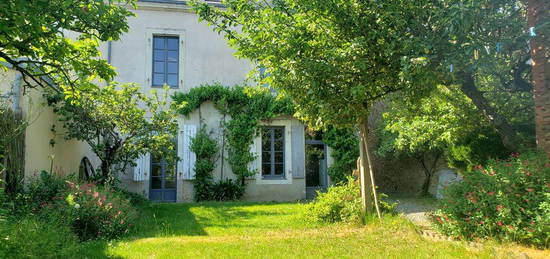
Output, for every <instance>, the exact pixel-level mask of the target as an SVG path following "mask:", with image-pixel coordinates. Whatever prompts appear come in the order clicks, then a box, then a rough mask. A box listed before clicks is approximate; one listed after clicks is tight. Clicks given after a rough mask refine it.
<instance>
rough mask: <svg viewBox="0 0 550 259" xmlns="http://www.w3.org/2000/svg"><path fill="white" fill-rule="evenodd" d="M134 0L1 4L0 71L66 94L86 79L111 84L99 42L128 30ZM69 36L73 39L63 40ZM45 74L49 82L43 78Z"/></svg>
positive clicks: (9, 0) (14, 1)
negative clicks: (8, 67)
mask: <svg viewBox="0 0 550 259" xmlns="http://www.w3.org/2000/svg"><path fill="white" fill-rule="evenodd" d="M134 2H135V0H114V1H97V0H28V1H20V0H4V1H1V2H0V17H2V19H0V68H5V64H3V63H2V62H7V63H9V64H11V65H12V66H13V68H14V69H16V70H17V71H19V72H21V74H22V75H23V81H24V82H25V85H24V86H26V87H36V86H41V87H44V88H50V89H52V90H55V91H59V92H63V91H65V92H66V94H73V93H75V92H76V91H78V90H79V89H81V88H84V87H93V85H92V84H86V83H81V82H86V81H88V80H90V79H94V78H100V79H104V80H111V79H112V78H113V77H114V75H115V72H114V70H113V68H112V67H111V66H110V65H109V64H108V63H107V61H106V60H103V59H98V58H97V57H98V56H100V52H99V51H98V46H99V41H108V40H118V39H119V38H120V35H121V34H122V33H123V32H126V31H127V30H128V24H127V20H126V19H127V17H128V16H133V13H132V12H131V11H130V10H128V9H127V6H126V5H133V4H134ZM71 32H74V33H75V34H78V39H76V40H71V39H68V38H66V34H68V33H71ZM44 76H47V77H48V80H43V78H44Z"/></svg>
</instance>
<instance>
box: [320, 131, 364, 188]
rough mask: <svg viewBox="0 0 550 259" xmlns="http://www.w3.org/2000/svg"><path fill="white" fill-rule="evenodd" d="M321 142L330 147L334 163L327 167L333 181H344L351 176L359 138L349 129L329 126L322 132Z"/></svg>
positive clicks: (357, 151)
mask: <svg viewBox="0 0 550 259" xmlns="http://www.w3.org/2000/svg"><path fill="white" fill-rule="evenodd" d="M323 142H324V143H325V144H327V145H328V146H329V147H331V148H332V152H331V156H332V157H333V158H334V163H333V164H332V165H331V166H330V167H329V168H328V175H329V176H330V179H331V181H332V182H333V183H335V184H337V183H344V182H346V181H347V177H348V176H351V174H352V172H353V170H354V169H355V167H356V161H357V158H358V157H359V139H358V137H357V134H355V132H354V131H353V130H351V129H338V128H334V127H329V128H328V129H326V130H325V131H324V132H323Z"/></svg>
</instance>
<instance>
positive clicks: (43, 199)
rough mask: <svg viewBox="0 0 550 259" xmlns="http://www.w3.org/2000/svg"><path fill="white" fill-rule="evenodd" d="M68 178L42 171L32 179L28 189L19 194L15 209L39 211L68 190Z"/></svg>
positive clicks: (20, 211)
mask: <svg viewBox="0 0 550 259" xmlns="http://www.w3.org/2000/svg"><path fill="white" fill-rule="evenodd" d="M66 180H67V178H66V177H63V176H59V175H57V174H51V173H48V172H46V171H42V172H41V173H40V175H39V177H38V178H36V179H34V180H33V181H30V182H29V184H28V186H27V188H26V191H24V192H23V193H20V194H18V195H17V197H16V199H15V204H16V205H15V208H14V209H15V210H16V212H18V213H20V214H25V213H28V212H37V211H39V210H40V209H41V208H43V207H45V206H46V205H47V204H51V203H52V202H54V201H55V199H56V198H59V197H61V196H62V193H65V192H66V191H67V184H66V182H65V181H66Z"/></svg>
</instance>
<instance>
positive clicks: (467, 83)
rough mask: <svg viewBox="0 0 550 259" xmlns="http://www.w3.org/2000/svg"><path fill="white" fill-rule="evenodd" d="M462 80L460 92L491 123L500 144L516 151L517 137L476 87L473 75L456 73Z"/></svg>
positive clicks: (514, 131)
mask: <svg viewBox="0 0 550 259" xmlns="http://www.w3.org/2000/svg"><path fill="white" fill-rule="evenodd" d="M458 75H459V77H460V80H462V86H461V88H460V89H461V90H462V92H463V93H464V94H465V95H466V96H468V98H470V100H472V102H473V103H474V105H475V106H476V107H477V109H478V110H480V111H481V112H482V113H483V116H484V117H485V118H486V119H487V120H488V121H489V122H490V123H491V125H492V126H493V127H494V128H495V130H496V131H497V133H498V134H499V136H500V137H501V139H502V144H503V145H504V146H505V147H506V148H507V149H509V150H511V151H517V150H518V148H519V137H518V134H517V132H516V130H514V128H512V126H511V125H510V123H508V121H507V120H506V118H505V117H504V116H502V115H500V114H499V113H498V112H497V111H496V110H495V109H494V108H493V107H491V106H490V105H489V101H488V100H487V99H486V98H485V97H484V96H483V94H482V93H481V92H480V91H479V89H477V87H476V84H475V80H474V77H473V75H472V74H471V73H466V72H461V73H459V74H458Z"/></svg>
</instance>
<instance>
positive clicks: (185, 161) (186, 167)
mask: <svg viewBox="0 0 550 259" xmlns="http://www.w3.org/2000/svg"><path fill="white" fill-rule="evenodd" d="M182 129H183V130H182V131H183V138H182V141H181V144H182V145H181V151H180V152H179V153H181V157H180V158H181V159H182V161H180V164H181V168H182V169H181V171H182V173H183V179H187V180H191V179H194V178H195V161H196V160H197V157H196V156H195V153H194V152H192V151H191V141H192V139H193V138H194V137H195V135H196V134H197V127H196V126H195V125H183V127H182ZM178 142H179V141H178ZM178 150H180V148H178ZM178 170H179V169H178Z"/></svg>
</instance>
